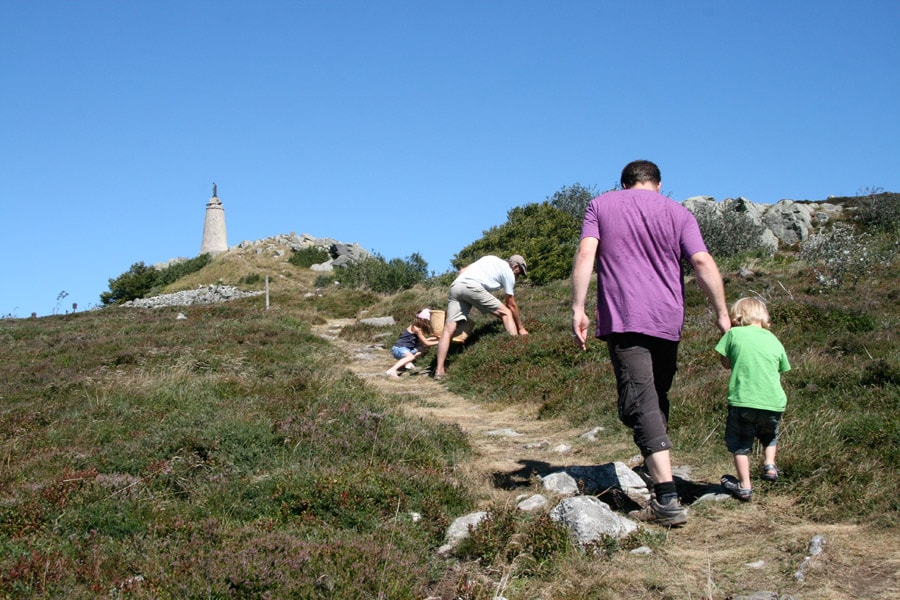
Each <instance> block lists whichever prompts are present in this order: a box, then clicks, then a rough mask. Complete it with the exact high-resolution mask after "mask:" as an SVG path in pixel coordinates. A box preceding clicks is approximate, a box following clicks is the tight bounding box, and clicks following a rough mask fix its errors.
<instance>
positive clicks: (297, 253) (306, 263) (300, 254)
mask: <svg viewBox="0 0 900 600" xmlns="http://www.w3.org/2000/svg"><path fill="white" fill-rule="evenodd" d="M330 258H331V254H330V253H329V252H328V250H326V249H325V248H320V247H318V246H306V247H304V248H300V249H299V250H294V251H293V253H292V254H291V257H290V258H289V259H288V262H289V263H291V264H292V265H294V266H295V267H302V268H304V269H308V268H309V267H311V266H313V265H317V264H320V263H323V262H326V261H327V260H328V259H330Z"/></svg>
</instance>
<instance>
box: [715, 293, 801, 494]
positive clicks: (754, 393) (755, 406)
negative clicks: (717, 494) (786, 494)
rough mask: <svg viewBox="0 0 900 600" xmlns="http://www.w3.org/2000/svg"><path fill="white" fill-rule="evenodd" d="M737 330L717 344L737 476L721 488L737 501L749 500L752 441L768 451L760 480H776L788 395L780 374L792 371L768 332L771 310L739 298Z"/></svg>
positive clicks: (728, 436)
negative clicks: (724, 376)
mask: <svg viewBox="0 0 900 600" xmlns="http://www.w3.org/2000/svg"><path fill="white" fill-rule="evenodd" d="M731 324H732V325H733V327H732V328H731V329H729V330H728V332H727V333H726V334H725V335H724V336H722V339H721V340H719V343H718V344H716V352H718V353H719V354H721V356H720V359H721V361H722V366H723V367H725V368H726V369H731V377H730V379H729V380H728V420H727V421H726V423H725V445H726V447H727V448H728V450H729V451H730V452H731V453H732V454H733V455H734V468H735V469H736V470H737V475H738V476H737V478H735V477H734V476H733V475H723V476H722V481H721V483H722V487H723V488H725V489H726V490H727V491H728V492H729V493H730V494H731V495H732V496H734V497H735V498H737V499H738V500H743V501H745V502H746V501H748V500H750V496H751V493H752V492H753V489H752V486H751V485H750V459H749V458H748V454H750V450H751V449H752V447H753V440H754V438H756V439H759V443H760V444H761V445H762V446H763V448H764V451H763V452H764V464H763V468H762V475H761V477H762V479H763V480H765V481H777V480H778V467H776V466H775V451H776V449H777V446H778V431H779V428H780V424H781V415H782V413H783V412H784V409H785V407H786V406H787V395H786V394H785V393H784V389H782V387H781V374H782V373H784V372H786V371H788V370H790V368H791V365H790V364H789V363H788V358H787V354H786V353H785V351H784V346H782V345H781V342H779V341H778V338H776V337H775V335H774V334H773V333H772V332H771V331H769V311H768V310H767V309H766V305H765V303H763V302H762V301H761V300H758V299H756V298H741V299H740V300H738V301H737V302H735V303H734V306H732V307H731Z"/></svg>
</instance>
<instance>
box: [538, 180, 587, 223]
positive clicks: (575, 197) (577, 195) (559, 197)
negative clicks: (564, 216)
mask: <svg viewBox="0 0 900 600" xmlns="http://www.w3.org/2000/svg"><path fill="white" fill-rule="evenodd" d="M596 197H597V190H596V188H594V187H593V186H592V187H585V186H583V185H581V184H580V183H574V184H572V185H570V186H564V187H563V188H562V189H560V190H559V191H558V192H556V193H554V194H553V195H552V196H550V197H549V198H547V202H549V203H550V204H551V205H552V206H554V207H556V208H558V209H559V210H561V211H563V212H564V213H568V214H570V215H572V216H573V217H575V218H576V219H579V220H581V219H583V218H584V211H585V210H587V206H588V204H590V203H591V200H593V199H594V198H596Z"/></svg>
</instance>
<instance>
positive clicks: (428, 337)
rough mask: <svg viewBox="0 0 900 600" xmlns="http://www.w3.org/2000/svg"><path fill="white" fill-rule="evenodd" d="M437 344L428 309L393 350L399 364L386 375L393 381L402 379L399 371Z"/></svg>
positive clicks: (417, 316) (395, 344)
mask: <svg viewBox="0 0 900 600" xmlns="http://www.w3.org/2000/svg"><path fill="white" fill-rule="evenodd" d="M437 343H438V338H437V337H435V336H434V330H433V329H432V328H431V311H430V310H429V309H427V308H425V309H422V310H421V311H419V313H418V314H417V315H416V319H415V321H413V322H412V325H410V326H409V327H407V328H406V329H404V330H403V333H401V334H400V337H399V338H398V339H397V341H396V342H395V343H394V347H393V348H391V354H392V355H393V356H394V358H396V359H397V362H396V363H394V366H393V367H391V368H390V369H388V370H387V371H385V374H386V375H387V376H388V377H392V378H393V379H400V375H399V374H398V373H397V371H398V370H399V369H401V368H402V367H405V366H406V365H408V364H411V363H412V361H414V360H416V358H417V357H418V356H419V355H420V354H422V353H423V352H424V351H426V350H427V349H428V348H429V346H435V345H437Z"/></svg>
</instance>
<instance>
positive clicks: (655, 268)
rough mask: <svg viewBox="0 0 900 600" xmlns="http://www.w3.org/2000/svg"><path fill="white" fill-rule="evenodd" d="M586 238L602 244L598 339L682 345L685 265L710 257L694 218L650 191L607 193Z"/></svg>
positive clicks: (587, 223) (596, 205)
mask: <svg viewBox="0 0 900 600" xmlns="http://www.w3.org/2000/svg"><path fill="white" fill-rule="evenodd" d="M581 237H582V239H583V238H586V237H594V238H597V239H598V240H600V243H599V245H598V249H597V337H599V338H603V337H605V336H606V335H607V334H610V333H626V332H630V333H643V334H646V335H652V336H654V337H658V338H662V339H666V340H672V341H677V340H679V339H681V328H682V326H683V325H684V277H683V273H682V269H681V259H682V258H685V259H689V258H690V257H691V256H693V255H694V254H696V253H697V252H706V244H704V242H703V237H702V236H701V235H700V227H699V226H698V225H697V219H695V218H694V215H692V214H691V213H690V211H688V210H687V209H686V208H684V207H683V206H682V205H681V204H679V203H678V202H675V201H674V200H672V199H670V198H667V197H665V196H663V195H662V194H658V193H656V192H653V191H650V190H619V191H614V192H607V193H605V194H602V195H600V196H598V197H596V198H594V199H593V200H592V201H591V203H590V205H588V208H587V210H586V211H585V215H584V223H583V224H582V227H581Z"/></svg>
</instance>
